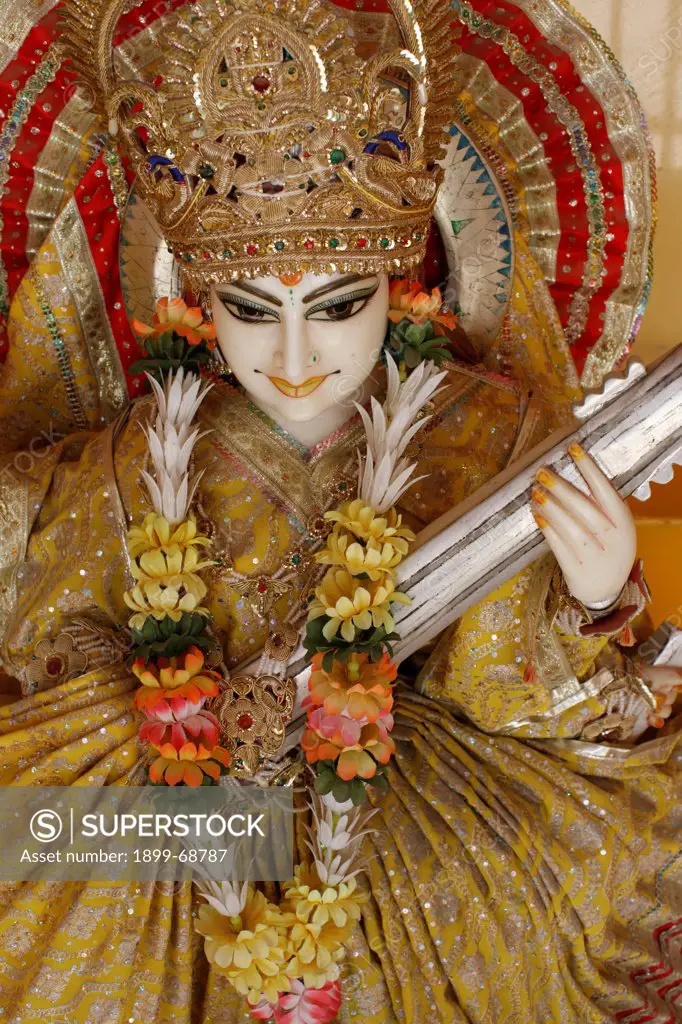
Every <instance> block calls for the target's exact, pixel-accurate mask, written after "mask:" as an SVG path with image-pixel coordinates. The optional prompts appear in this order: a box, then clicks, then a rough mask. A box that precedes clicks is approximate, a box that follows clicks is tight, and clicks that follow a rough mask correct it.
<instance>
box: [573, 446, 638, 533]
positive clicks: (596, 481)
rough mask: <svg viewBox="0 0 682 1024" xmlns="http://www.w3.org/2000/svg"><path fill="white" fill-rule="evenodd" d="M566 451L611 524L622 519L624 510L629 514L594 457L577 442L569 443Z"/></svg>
mask: <svg viewBox="0 0 682 1024" xmlns="http://www.w3.org/2000/svg"><path fill="white" fill-rule="evenodd" d="M568 453H569V455H570V456H571V458H572V459H573V461H574V462H575V465H576V468H577V469H578V472H579V473H580V475H581V476H582V478H583V480H584V481H585V483H586V484H587V486H588V487H589V488H590V490H591V491H592V494H593V495H594V498H595V500H596V502H597V504H598V505H600V507H601V508H602V510H603V511H604V513H605V514H606V515H607V516H608V517H609V519H610V520H611V522H612V523H613V525H614V526H615V525H616V523H617V522H618V521H619V520H622V518H623V513H624V512H625V513H626V514H627V515H628V516H629V515H630V512H629V510H628V507H627V505H626V504H625V502H624V501H623V500H622V498H621V496H620V495H619V493H618V491H617V490H616V489H615V487H614V486H613V484H612V483H611V481H610V480H609V478H608V477H607V476H606V474H605V473H604V472H603V471H602V470H601V469H600V468H599V466H598V465H597V463H596V462H595V461H594V459H593V458H592V457H591V456H590V455H588V454H587V452H586V451H585V449H584V448H582V447H581V446H580V445H579V444H571V445H569V446H568Z"/></svg>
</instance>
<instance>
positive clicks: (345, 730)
mask: <svg viewBox="0 0 682 1024" xmlns="http://www.w3.org/2000/svg"><path fill="white" fill-rule="evenodd" d="M362 724H363V723H362V722H358V721H357V720H356V719H354V718H346V716H345V715H328V714H327V713H326V711H325V710H324V708H316V709H315V711H313V712H312V714H311V715H310V716H309V718H308V725H309V726H310V728H311V729H315V730H317V732H318V733H319V734H320V736H323V737H324V738H325V739H326V740H330V739H332V738H333V737H335V736H336V737H337V740H336V742H338V743H343V745H344V746H346V747H350V746H353V744H354V743H357V742H358V740H359V739H360V733H361V732H362Z"/></svg>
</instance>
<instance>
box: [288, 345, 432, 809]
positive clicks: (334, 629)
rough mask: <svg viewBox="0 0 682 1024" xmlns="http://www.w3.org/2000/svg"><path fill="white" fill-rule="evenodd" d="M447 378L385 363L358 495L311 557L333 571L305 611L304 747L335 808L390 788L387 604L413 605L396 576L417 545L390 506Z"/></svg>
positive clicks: (427, 367)
mask: <svg viewBox="0 0 682 1024" xmlns="http://www.w3.org/2000/svg"><path fill="white" fill-rule="evenodd" d="M444 377H445V373H444V372H443V373H438V372H437V368H436V366H435V365H434V363H432V362H424V363H421V364H420V365H419V366H418V368H417V369H416V370H415V371H414V372H413V373H412V374H411V375H410V377H409V379H408V380H407V381H406V382H402V383H401V380H400V374H399V371H398V368H397V366H396V364H395V362H394V361H393V360H388V362H387V394H386V400H385V403H384V405H383V406H381V405H380V404H379V402H377V401H376V399H372V403H371V417H370V415H369V414H368V413H367V412H366V410H365V409H363V408H362V407H360V406H358V410H359V412H360V415H361V416H362V419H363V422H364V426H365V433H366V436H367V451H366V454H365V456H364V458H362V457H360V475H359V488H358V492H359V496H358V498H356V499H355V500H354V501H350V502H346V503H345V504H344V505H342V506H341V508H340V509H339V510H338V511H332V512H327V513H326V514H325V515H326V518H327V519H328V520H330V521H331V522H333V523H334V526H333V529H332V532H331V533H330V534H329V537H328V539H327V543H326V546H325V547H324V549H323V550H322V551H320V552H318V554H317V555H316V556H315V557H316V559H317V561H318V562H320V563H321V564H323V565H329V566H330V568H329V569H328V570H327V573H326V575H325V577H324V579H323V580H322V583H321V584H320V586H319V587H318V588H317V590H316V591H315V599H314V601H313V602H312V603H311V605H310V608H309V611H308V626H307V630H306V639H305V645H306V650H307V651H308V653H309V654H310V655H312V659H311V661H312V673H311V676H310V683H309V693H308V696H307V697H306V699H305V701H304V705H305V706H306V709H307V725H306V730H305V732H304V734H303V739H302V741H301V746H302V748H303V750H304V751H305V755H306V760H307V761H308V763H309V764H310V765H316V766H317V769H316V779H315V789H316V791H317V792H318V793H319V794H321V795H326V794H331V795H332V796H333V798H334V800H336V801H338V802H339V803H344V802H345V801H347V800H351V801H352V802H353V803H354V804H362V803H364V802H365V801H366V799H367V794H366V786H367V785H372V786H375V787H379V788H385V787H386V785H387V783H386V777H385V766H386V764H387V763H388V761H389V760H390V758H391V755H392V754H393V753H394V752H395V745H394V742H393V740H392V739H391V737H390V732H391V730H392V728H393V716H392V714H391V709H392V707H393V694H392V686H393V683H394V681H395V679H396V676H397V665H396V664H395V662H393V661H392V660H391V654H392V650H391V641H393V640H396V639H398V634H397V633H396V632H395V631H394V622H393V616H392V613H391V605H392V604H393V603H395V602H400V603H407V602H408V601H409V598H407V597H406V596H405V595H404V594H401V593H400V591H398V590H396V589H395V575H396V569H397V567H398V565H399V564H400V562H401V561H402V560H403V558H404V557H405V555H406V554H407V553H408V551H409V546H410V544H411V542H413V541H414V539H415V535H414V533H412V531H411V530H410V529H408V528H407V527H406V526H403V524H402V517H401V516H400V514H399V513H398V512H397V511H396V509H395V507H394V506H395V504H396V503H397V502H398V500H399V499H400V497H401V495H402V494H403V493H404V492H405V491H406V490H407V489H408V488H409V487H411V486H412V484H414V483H416V482H417V481H416V480H414V479H413V474H414V471H415V468H416V464H414V463H410V462H409V461H408V460H407V459H406V458H404V452H405V450H406V448H407V446H408V445H409V443H410V441H411V440H412V438H413V437H414V436H415V434H416V433H417V431H419V430H420V429H421V428H422V427H423V425H424V424H425V423H426V421H427V419H428V417H422V418H418V417H419V415H420V413H421V411H422V409H423V407H424V406H425V405H426V403H427V402H428V401H430V400H431V399H432V398H433V397H434V395H435V394H437V393H438V385H439V383H440V382H441V380H442V379H443V378H444ZM417 479H421V478H417Z"/></svg>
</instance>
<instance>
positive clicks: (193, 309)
mask: <svg viewBox="0 0 682 1024" xmlns="http://www.w3.org/2000/svg"><path fill="white" fill-rule="evenodd" d="M131 326H132V328H133V330H134V331H135V334H138V335H139V336H140V337H141V338H149V337H150V336H151V335H152V334H155V335H157V337H158V335H160V334H165V333H166V331H175V333H176V334H179V335H180V336H181V337H183V338H185V339H186V340H187V343H188V344H189V345H199V344H201V342H202V341H206V342H207V343H208V347H209V348H215V344H213V343H214V342H215V324H209V323H205V322H204V314H203V313H202V312H201V309H200V308H199V306H188V305H187V303H186V302H185V300H184V299H180V298H176V299H167V298H163V299H159V300H158V301H157V303H156V313H155V314H154V326H153V327H149V326H148V324H143V323H140V321H139V320H132V321H131Z"/></svg>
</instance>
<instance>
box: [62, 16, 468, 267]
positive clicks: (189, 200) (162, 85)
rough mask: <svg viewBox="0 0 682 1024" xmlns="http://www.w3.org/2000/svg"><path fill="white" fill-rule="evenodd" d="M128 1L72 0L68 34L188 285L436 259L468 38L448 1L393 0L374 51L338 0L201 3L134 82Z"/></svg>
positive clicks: (163, 37) (164, 38)
mask: <svg viewBox="0 0 682 1024" xmlns="http://www.w3.org/2000/svg"><path fill="white" fill-rule="evenodd" d="M126 6H127V0H66V9H65V14H64V22H65V24H64V38H65V43H66V46H67V48H68V50H69V53H70V55H71V57H72V59H73V61H74V63H75V64H76V67H77V70H78V72H79V74H80V75H81V77H82V78H83V79H85V80H86V81H87V82H88V84H89V85H90V87H91V88H92V89H93V90H94V92H95V94H96V96H97V100H98V103H99V106H100V108H101V110H102V112H103V113H106V116H107V117H108V119H109V121H110V131H112V132H116V134H117V135H118V137H119V139H120V142H121V145H122V146H123V149H124V151H125V152H126V153H127V155H128V156H129V157H130V159H131V161H132V164H133V167H134V170H135V171H136V173H137V181H138V187H139V190H140V193H141V195H142V197H143V198H144V200H145V201H146V203H147V205H148V206H149V207H150V208H151V210H152V212H153V214H154V215H155V217H156V219H157V221H158V223H159V226H160V228H161V231H162V233H163V235H164V238H165V240H166V243H167V245H168V248H169V249H170V250H171V251H172V252H173V253H174V255H175V257H176V259H177V260H178V261H179V262H180V265H181V267H182V269H183V272H184V276H185V279H186V281H187V283H188V284H189V285H190V286H199V287H200V286H202V285H205V284H206V283H207V282H211V281H225V280H233V279H235V278H240V277H250V276H251V277H252V276H258V275H262V274H278V275H281V274H286V273H296V272H300V271H316V272H318V273H325V272H326V273H330V272H334V271H337V270H342V271H347V270H351V271H356V272H376V271H379V270H386V271H392V272H395V271H397V270H400V269H406V268H408V267H410V266H413V265H415V264H417V263H419V262H420V261H421V260H422V259H423V256H424V250H425V245H426V237H427V233H428V228H429V222H430V219H431V215H432V213H433V208H434V204H435V201H436V195H437V191H438V186H439V183H440V179H441V170H440V167H439V166H438V165H437V164H436V160H437V159H438V158H439V157H440V156H442V151H443V148H444V146H445V145H446V144H447V141H448V136H447V134H446V132H445V129H446V128H447V127H449V124H450V123H451V121H450V119H449V114H450V108H451V105H452V102H453V96H452V91H453V90H452V80H453V70H452V61H453V60H454V57H455V55H456V52H457V49H458V48H457V46H456V44H455V42H454V40H453V38H452V37H453V31H452V29H451V28H450V27H449V25H448V21H449V15H448V11H447V6H446V5H444V4H443V2H442V0H413V2H409V0H390V2H389V6H390V14H387V15H386V18H387V21H388V26H387V30H386V31H384V32H383V33H382V40H383V42H384V45H383V46H381V45H380V46H379V47H378V48H376V52H374V53H373V54H371V55H370V56H369V57H367V48H366V46H357V41H358V33H357V31H355V29H354V24H353V15H352V14H351V13H349V12H347V11H342V10H341V9H340V8H338V7H336V6H335V5H334V4H332V3H330V2H328V0H312V2H303V0H197V2H194V3H189V4H187V5H186V6H184V7H182V8H180V9H179V10H178V11H176V12H175V13H174V14H171V15H166V16H165V17H164V18H162V19H161V20H160V22H159V24H158V28H157V30H156V32H155V36H156V39H157V41H158V42H157V45H158V51H157V56H156V58H155V59H154V60H153V61H151V62H149V61H148V62H147V64H146V66H145V67H144V69H143V70H139V71H137V70H136V71H135V73H134V74H135V77H134V78H132V79H131V78H125V77H124V75H126V74H130V71H129V67H130V63H131V62H130V60H127V61H125V62H122V61H120V60H116V59H115V56H116V55H115V49H114V38H115V32H116V26H117V23H118V21H119V19H120V17H121V14H122V12H123V11H124V10H125V8H126ZM358 50H363V51H364V53H363V56H361V55H360V54H359V53H358Z"/></svg>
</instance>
